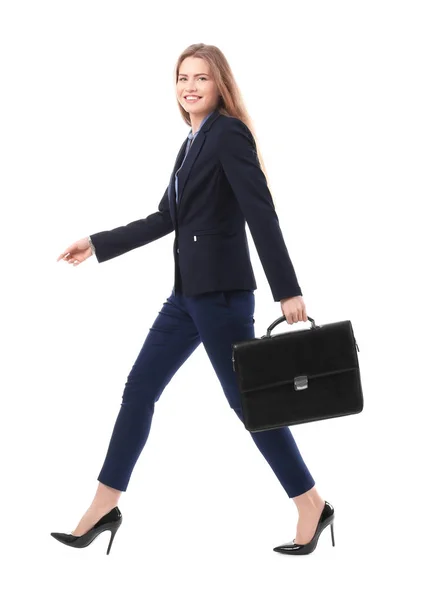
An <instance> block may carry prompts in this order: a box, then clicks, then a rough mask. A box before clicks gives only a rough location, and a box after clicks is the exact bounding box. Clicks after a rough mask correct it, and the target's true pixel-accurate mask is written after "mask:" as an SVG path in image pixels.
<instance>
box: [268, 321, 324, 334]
mask: <svg viewBox="0 0 424 600" xmlns="http://www.w3.org/2000/svg"><path fill="white" fill-rule="evenodd" d="M308 319H309V320H310V322H311V323H312V327H311V329H314V328H317V327H319V326H318V325H315V321H314V319H312V318H311V317H308ZM283 321H287V319H286V317H284V316H283V317H278V319H275V321H274V322H273V323H271V325H270V326H269V327H268V329H267V330H266V334H265V335H263V336H262V337H263V338H264V337H271V331H272V330H273V329H274V327H275V326H276V325H278V324H279V323H282V322H283Z"/></svg>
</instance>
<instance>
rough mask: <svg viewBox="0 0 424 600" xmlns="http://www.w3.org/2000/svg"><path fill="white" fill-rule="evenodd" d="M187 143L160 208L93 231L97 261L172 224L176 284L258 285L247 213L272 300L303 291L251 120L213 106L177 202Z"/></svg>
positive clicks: (182, 288) (191, 287) (197, 289)
mask: <svg viewBox="0 0 424 600" xmlns="http://www.w3.org/2000/svg"><path fill="white" fill-rule="evenodd" d="M186 144H187V138H186V139H185V140H184V142H183V144H182V146H181V148H180V151H179V152H178V156H177V159H176V161H175V165H174V168H173V171H172V174H171V178H170V181H169V185H168V187H167V188H166V190H165V193H164V195H163V197H162V200H161V201H160V203H159V206H158V210H157V212H154V213H152V214H151V215H149V216H147V217H145V218H143V219H139V220H138V221H132V222H131V223H128V224H127V225H123V226H121V227H116V228H115V229H111V230H109V231H100V232H98V233H94V234H92V235H91V236H90V237H91V240H92V242H93V244H94V247H95V250H96V258H97V260H98V262H99V263H101V262H104V261H106V260H110V259H111V258H114V257H116V256H119V255H120V254H123V253H124V252H128V251H129V250H133V249H134V248H138V247H140V246H144V245H145V244H148V243H150V242H153V241H154V240H157V239H159V238H161V237H163V236H165V235H167V234H168V233H171V232H172V231H174V232H175V239H174V248H173V253H174V263H175V271H174V288H175V291H176V292H182V293H183V294H184V295H186V296H193V295H195V294H202V293H205V292H214V291H225V290H235V289H250V290H254V289H256V288H257V285H256V280H255V276H254V274H253V269H252V264H251V261H250V254H249V247H248V241H247V236H246V221H247V224H248V225H249V229H250V232H251V234H252V238H253V241H254V243H255V246H256V249H257V251H258V255H259V258H260V260H261V263H262V266H263V268H264V271H265V275H266V277H267V279H268V283H269V285H270V288H271V292H272V295H273V298H274V300H275V301H276V302H278V301H279V300H282V299H284V298H289V297H292V296H300V295H302V292H301V289H300V287H299V284H298V281H297V278H296V273H295V271H294V268H293V264H292V262H291V259H290V256H289V254H288V251H287V248H286V245H285V242H284V239H283V235H282V232H281V229H280V225H279V220H278V216H277V214H276V212H275V208H274V203H273V201H272V197H271V193H270V191H269V188H268V186H267V183H266V179H265V175H264V173H263V171H262V169H261V168H260V164H259V160H258V156H257V152H256V144H255V140H254V138H253V136H252V133H251V132H250V130H249V128H248V127H247V126H246V125H245V124H244V123H243V122H242V121H241V120H240V119H238V118H236V117H230V116H227V115H223V114H221V113H220V112H219V109H216V110H214V111H213V112H212V114H211V115H210V116H209V118H208V119H207V120H206V122H205V123H204V125H203V126H202V128H201V129H200V130H199V131H198V133H197V135H196V136H195V138H194V141H193V143H192V145H191V148H190V150H189V152H188V154H187V157H186V159H185V161H184V164H183V165H182V167H181V170H180V171H179V173H178V197H179V202H178V205H177V204H176V201H175V185H174V184H175V179H174V178H175V172H176V171H177V170H178V169H179V167H180V166H181V163H182V162H183V159H184V155H185V149H186Z"/></svg>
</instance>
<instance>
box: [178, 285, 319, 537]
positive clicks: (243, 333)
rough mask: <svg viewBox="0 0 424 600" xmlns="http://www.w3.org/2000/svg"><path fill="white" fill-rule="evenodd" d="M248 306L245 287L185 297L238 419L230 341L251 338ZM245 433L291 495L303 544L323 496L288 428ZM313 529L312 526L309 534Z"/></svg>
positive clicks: (251, 302)
mask: <svg viewBox="0 0 424 600" xmlns="http://www.w3.org/2000/svg"><path fill="white" fill-rule="evenodd" d="M254 308H255V297H254V293H253V292H252V291H247V290H236V291H228V292H213V293H211V294H204V295H202V296H199V297H197V299H196V300H195V299H193V300H192V299H190V310H191V314H192V317H193V320H194V322H195V323H196V326H197V329H198V331H199V334H200V338H201V340H202V342H203V344H204V347H205V350H206V352H207V354H208V356H209V359H210V361H211V363H212V366H213V368H214V370H215V372H216V375H217V376H218V378H219V380H220V383H221V385H222V388H223V390H224V394H225V396H226V397H227V400H228V402H229V404H230V406H231V408H232V409H233V410H234V412H235V413H236V414H237V416H238V417H239V419H240V420H241V421H242V422H243V416H242V411H241V403H240V393H239V390H238V386H237V380H236V374H235V372H234V371H233V367H232V360H231V358H232V348H231V343H232V342H233V341H241V340H248V339H252V338H254V337H255V331H254V317H253V315H254ZM249 433H250V435H251V437H252V439H253V441H254V442H255V444H256V446H257V448H258V449H259V450H260V452H261V453H262V455H263V456H264V458H265V460H266V461H267V462H268V464H269V465H270V467H271V468H272V470H273V471H274V473H275V475H276V476H277V478H278V480H279V481H280V483H281V485H282V486H283V488H284V490H285V491H286V493H287V495H288V496H289V498H292V499H293V500H294V502H295V504H296V506H297V508H298V511H299V522H298V535H299V537H298V538H297V539H296V542H298V543H304V542H303V541H301V538H302V539H304V538H305V536H308V535H309V531H310V529H311V526H312V524H313V523H315V527H316V524H317V523H318V519H319V515H320V514H321V510H322V508H323V506H324V501H323V500H322V499H321V498H320V496H319V495H318V492H317V491H316V488H315V487H314V486H315V481H314V479H313V477H312V475H311V473H310V472H309V470H308V468H307V466H306V464H305V462H304V460H303V458H302V456H301V454H300V452H299V449H298V447H297V444H296V442H295V440H294V437H293V435H292V433H291V431H290V429H289V427H280V428H278V429H271V430H267V431H260V432H249ZM318 511H319V514H318ZM315 517H316V522H315ZM314 531H315V528H314V530H313V531H312V534H311V536H310V537H311V538H312V535H313V532H314ZM302 536H303V537H302Z"/></svg>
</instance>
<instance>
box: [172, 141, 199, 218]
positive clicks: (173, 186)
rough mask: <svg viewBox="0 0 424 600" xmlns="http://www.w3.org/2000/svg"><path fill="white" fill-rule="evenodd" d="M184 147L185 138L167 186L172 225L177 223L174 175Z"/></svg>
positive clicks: (178, 166)
mask: <svg viewBox="0 0 424 600" xmlns="http://www.w3.org/2000/svg"><path fill="white" fill-rule="evenodd" d="M193 143H194V142H193ZM186 145H187V138H186V139H185V140H184V142H183V144H182V146H181V148H180V151H179V152H178V156H177V159H176V161H175V165H174V168H173V170H172V174H171V178H170V180H169V186H168V199H169V211H170V213H171V218H172V220H173V222H174V224H175V223H176V221H177V206H176V197H175V173H176V171H178V169H179V168H180V165H181V163H182V162H183V159H184V153H185V149H186ZM178 183H180V182H179V181H178Z"/></svg>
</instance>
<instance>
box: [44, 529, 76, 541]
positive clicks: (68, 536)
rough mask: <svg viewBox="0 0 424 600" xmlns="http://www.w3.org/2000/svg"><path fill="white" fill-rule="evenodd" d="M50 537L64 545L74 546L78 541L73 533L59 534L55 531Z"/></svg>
mask: <svg viewBox="0 0 424 600" xmlns="http://www.w3.org/2000/svg"><path fill="white" fill-rule="evenodd" d="M50 535H51V536H53V537H54V538H55V540H58V541H59V542H62V543H63V544H72V543H73V542H74V541H75V540H76V539H77V536H75V535H72V534H71V533H59V532H58V531H53V532H52V533H51V534H50Z"/></svg>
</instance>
